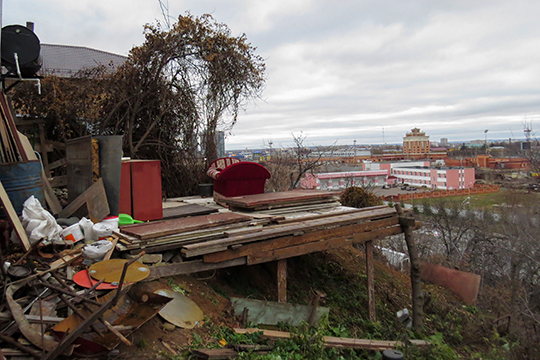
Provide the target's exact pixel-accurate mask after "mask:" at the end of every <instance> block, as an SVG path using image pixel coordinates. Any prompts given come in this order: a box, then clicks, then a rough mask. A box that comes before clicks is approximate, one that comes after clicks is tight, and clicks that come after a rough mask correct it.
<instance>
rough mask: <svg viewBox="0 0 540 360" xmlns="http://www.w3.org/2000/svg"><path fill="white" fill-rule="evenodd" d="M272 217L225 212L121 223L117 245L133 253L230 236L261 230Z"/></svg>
mask: <svg viewBox="0 0 540 360" xmlns="http://www.w3.org/2000/svg"><path fill="white" fill-rule="evenodd" d="M271 221H272V218H266V217H265V218H262V219H255V218H253V217H252V216H246V215H242V214H237V213H232V212H225V213H217V214H210V215H203V216H193V217H187V218H179V219H172V220H164V221H157V222H151V223H144V224H137V225H130V226H126V227H122V229H121V231H120V232H117V235H118V236H119V237H120V240H119V241H120V243H119V244H118V245H117V249H118V250H120V251H128V250H129V251H131V253H132V254H136V253H139V252H140V251H141V250H143V249H144V250H145V251H146V252H147V253H155V252H161V251H166V250H171V249H177V248H180V247H182V246H184V245H186V244H192V243H195V242H201V241H209V240H216V239H223V238H227V237H228V236H230V235H231V234H237V233H239V232H240V233H245V232H254V231H260V229H261V228H262V226H263V225H268V224H269V223H270V222H271Z"/></svg>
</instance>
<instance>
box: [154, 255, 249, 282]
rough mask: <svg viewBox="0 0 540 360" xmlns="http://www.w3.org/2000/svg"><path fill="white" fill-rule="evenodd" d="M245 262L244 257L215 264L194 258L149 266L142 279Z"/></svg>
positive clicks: (221, 267) (225, 266)
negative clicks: (146, 274) (145, 275)
mask: <svg viewBox="0 0 540 360" xmlns="http://www.w3.org/2000/svg"><path fill="white" fill-rule="evenodd" d="M245 264H246V259H245V258H241V259H234V260H229V261H224V262H221V263H215V264H206V263H204V262H203V261H202V260H194V261H187V262H182V263H178V264H172V265H161V266H152V267H151V268H150V275H149V276H148V277H147V278H146V279H144V281H151V280H156V279H159V278H163V277H168V276H174V275H181V274H193V273H197V272H202V271H208V270H216V269H224V268H228V267H233V266H239V265H245Z"/></svg>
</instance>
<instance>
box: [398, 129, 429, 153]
mask: <svg viewBox="0 0 540 360" xmlns="http://www.w3.org/2000/svg"><path fill="white" fill-rule="evenodd" d="M429 152H430V143H429V136H426V133H425V132H421V131H420V129H418V128H414V129H412V130H411V132H408V133H406V134H405V136H404V137H403V155H404V156H405V158H408V159H420V158H426V157H427V156H428V155H429Z"/></svg>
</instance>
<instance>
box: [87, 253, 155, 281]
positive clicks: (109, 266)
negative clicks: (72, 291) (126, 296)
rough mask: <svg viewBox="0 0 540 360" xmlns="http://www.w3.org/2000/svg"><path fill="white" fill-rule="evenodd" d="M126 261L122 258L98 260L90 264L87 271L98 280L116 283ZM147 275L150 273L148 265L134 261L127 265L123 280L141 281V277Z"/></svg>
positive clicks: (143, 277)
mask: <svg viewBox="0 0 540 360" xmlns="http://www.w3.org/2000/svg"><path fill="white" fill-rule="evenodd" d="M127 262H128V260H124V259H111V260H105V261H100V262H98V263H95V264H93V265H92V266H90V268H89V269H88V273H89V274H90V276H92V277H93V278H94V279H96V280H98V281H99V280H101V279H105V280H104V281H105V282H107V283H112V284H114V285H118V282H119V281H120V277H121V276H122V270H123V269H124V264H125V263H127ZM148 275H150V269H149V268H148V266H146V265H144V264H141V263H140V262H138V261H135V262H134V263H133V264H131V265H129V266H128V269H127V272H126V277H125V279H124V282H128V283H133V282H137V281H141V280H142V279H145V278H146V277H148Z"/></svg>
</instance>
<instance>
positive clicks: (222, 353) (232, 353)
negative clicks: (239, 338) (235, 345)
mask: <svg viewBox="0 0 540 360" xmlns="http://www.w3.org/2000/svg"><path fill="white" fill-rule="evenodd" d="M191 352H192V353H193V355H195V356H197V357H199V358H202V359H208V360H226V359H234V358H235V357H237V356H238V352H237V351H236V350H233V349H228V348H223V349H194V350H192V351H191Z"/></svg>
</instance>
